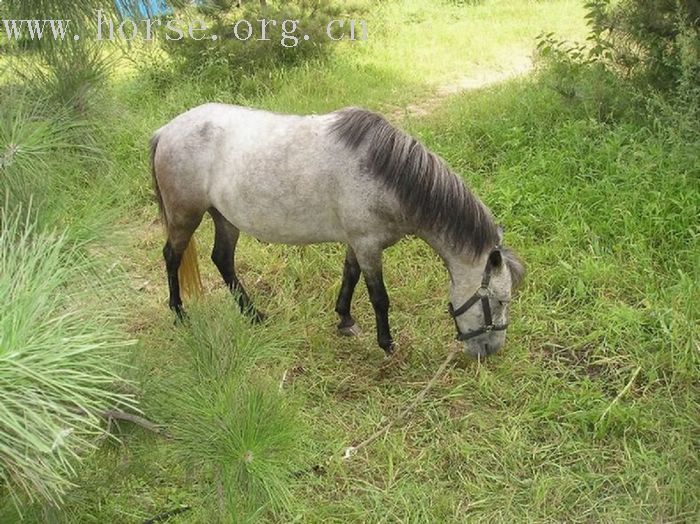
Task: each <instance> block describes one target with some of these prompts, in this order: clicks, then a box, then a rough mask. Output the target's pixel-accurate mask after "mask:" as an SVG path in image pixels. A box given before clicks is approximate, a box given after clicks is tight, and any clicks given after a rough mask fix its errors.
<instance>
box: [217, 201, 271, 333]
mask: <svg viewBox="0 0 700 524" xmlns="http://www.w3.org/2000/svg"><path fill="white" fill-rule="evenodd" d="M209 214H210V215H211V218H212V220H213V221H214V248H213V249H212V252H211V260H212V262H214V265H215V266H216V268H217V269H218V270H219V273H220V274H221V278H223V279H224V282H225V283H226V286H228V288H229V290H230V291H231V293H233V294H234V295H235V296H236V297H237V299H238V306H239V307H240V309H241V312H242V313H244V314H246V315H249V316H250V317H251V318H252V320H253V321H254V322H262V321H263V320H265V318H266V315H265V314H264V313H263V312H261V311H258V310H257V309H256V308H255V306H253V303H252V302H251V300H250V297H248V293H246V291H245V289H244V288H243V284H241V281H240V280H239V279H238V277H237V276H236V268H235V264H234V259H235V254H236V244H237V243H238V237H239V235H240V231H239V230H238V228H237V227H236V226H234V225H233V224H232V223H231V222H229V221H228V220H226V218H224V216H223V215H222V214H221V213H219V211H218V210H216V209H214V208H212V209H210V210H209Z"/></svg>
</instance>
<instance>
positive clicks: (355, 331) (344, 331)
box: [338, 323, 362, 337]
mask: <svg viewBox="0 0 700 524" xmlns="http://www.w3.org/2000/svg"><path fill="white" fill-rule="evenodd" d="M338 333H340V334H341V335H343V336H344V337H359V336H360V335H361V334H362V330H361V329H360V326H358V325H357V323H355V324H352V325H350V326H338Z"/></svg>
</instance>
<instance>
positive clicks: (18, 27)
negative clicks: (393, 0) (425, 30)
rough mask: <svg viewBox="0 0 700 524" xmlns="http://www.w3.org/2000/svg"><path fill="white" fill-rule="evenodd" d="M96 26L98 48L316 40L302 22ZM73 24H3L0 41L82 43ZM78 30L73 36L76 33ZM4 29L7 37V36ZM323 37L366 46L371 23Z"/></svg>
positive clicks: (346, 23)
mask: <svg viewBox="0 0 700 524" xmlns="http://www.w3.org/2000/svg"><path fill="white" fill-rule="evenodd" d="M95 16H96V24H95V27H94V28H93V29H91V31H92V32H93V34H92V35H91V37H92V38H93V39H95V40H97V41H99V42H109V41H115V40H123V41H127V42H129V41H134V40H139V39H140V40H144V41H152V40H155V39H157V38H163V39H165V40H168V41H179V40H185V39H188V38H189V39H192V40H211V41H217V40H219V41H222V40H239V41H241V42H246V41H249V40H255V41H268V42H271V43H278V44H279V45H281V46H283V47H288V48H292V47H297V46H298V45H300V44H302V43H304V42H311V41H312V37H311V36H310V35H309V34H307V33H306V32H304V28H303V27H302V26H301V23H300V21H299V20H293V19H287V20H274V19H267V18H260V19H254V20H247V19H242V20H237V21H233V22H231V24H230V25H228V26H227V27H226V29H225V31H224V34H214V32H213V30H212V28H210V27H208V26H207V23H206V22H205V21H204V20H201V19H193V20H188V21H185V20H179V19H175V18H172V19H166V18H142V19H134V18H125V19H123V20H114V19H112V18H111V17H109V16H108V15H106V14H105V13H104V12H103V11H102V10H97V11H96V12H95ZM71 22H72V21H71V20H69V19H45V20H38V19H34V20H5V19H3V20H2V26H3V27H0V40H2V38H3V37H5V38H7V39H8V40H20V39H22V38H29V39H30V40H49V39H51V40H55V41H64V40H70V39H71V38H72V39H73V40H80V39H81V38H82V35H81V34H80V33H79V32H78V31H77V29H78V28H77V24H73V23H71ZM71 28H73V31H71ZM2 29H4V31H2ZM324 29H325V30H324V31H322V32H321V35H320V36H315V37H314V38H316V39H319V38H321V39H327V40H328V41H333V42H341V41H358V42H360V41H365V40H367V22H366V21H365V20H343V19H336V20H330V21H329V22H328V23H327V24H326V26H325V28H324Z"/></svg>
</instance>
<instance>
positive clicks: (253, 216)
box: [213, 177, 345, 244]
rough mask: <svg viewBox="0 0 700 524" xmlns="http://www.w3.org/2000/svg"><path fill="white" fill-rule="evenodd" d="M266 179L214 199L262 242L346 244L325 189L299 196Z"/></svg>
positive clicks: (232, 188) (243, 183)
mask: <svg viewBox="0 0 700 524" xmlns="http://www.w3.org/2000/svg"><path fill="white" fill-rule="evenodd" d="M261 178H262V179H261ZM265 178H267V177H251V179H248V180H245V181H241V182H238V183H235V184H232V186H230V189H228V190H226V191H224V192H223V193H222V194H221V196H220V198H217V199H215V200H216V202H215V207H216V208H217V209H218V210H219V212H221V213H222V214H223V215H224V216H225V217H226V218H227V220H229V222H231V223H232V224H233V225H235V226H236V227H237V228H238V229H240V230H241V231H243V232H244V233H247V234H249V235H252V236H254V237H255V238H257V239H258V240H261V241H263V242H271V243H281V244H312V243H317V242H333V241H344V240H345V234H344V232H343V229H342V226H341V224H340V221H339V220H338V217H337V214H336V212H335V209H334V206H333V205H332V204H333V198H332V194H328V192H327V191H324V187H323V185H321V187H317V191H301V192H300V191H299V190H298V188H297V190H294V189H293V188H292V187H289V185H288V184H284V183H280V182H279V178H277V179H274V178H271V179H270V180H267V181H266V180H264V179H265ZM266 182H269V183H266ZM213 200H214V199H213Z"/></svg>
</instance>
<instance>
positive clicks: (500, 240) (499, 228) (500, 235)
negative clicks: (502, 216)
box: [496, 224, 506, 246]
mask: <svg viewBox="0 0 700 524" xmlns="http://www.w3.org/2000/svg"><path fill="white" fill-rule="evenodd" d="M496 232H497V233H498V245H499V246H500V245H501V244H503V234H504V233H505V232H506V230H505V229H504V228H503V226H502V225H501V224H498V226H497V227H496Z"/></svg>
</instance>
